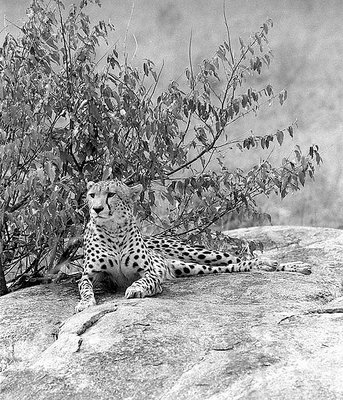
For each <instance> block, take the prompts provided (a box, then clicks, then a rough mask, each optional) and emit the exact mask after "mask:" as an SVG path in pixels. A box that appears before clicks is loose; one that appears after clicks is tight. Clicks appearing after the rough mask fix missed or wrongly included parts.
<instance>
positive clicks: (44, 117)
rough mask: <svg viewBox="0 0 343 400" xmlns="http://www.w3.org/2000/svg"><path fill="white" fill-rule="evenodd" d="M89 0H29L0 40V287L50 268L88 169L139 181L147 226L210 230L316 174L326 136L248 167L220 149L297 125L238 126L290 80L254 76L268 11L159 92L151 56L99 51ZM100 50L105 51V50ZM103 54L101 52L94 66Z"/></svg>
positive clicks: (280, 96) (82, 213)
mask: <svg viewBox="0 0 343 400" xmlns="http://www.w3.org/2000/svg"><path fill="white" fill-rule="evenodd" d="M90 2H92V3H96V4H98V5H99V6H100V3H99V1H98V0H94V1H87V0H81V2H80V4H79V5H78V6H75V5H73V6H72V7H71V8H70V9H69V10H68V11H66V10H65V8H64V5H63V3H62V2H61V1H60V0H54V1H53V2H49V4H50V3H52V6H51V5H47V4H46V3H45V2H44V1H43V0H33V1H32V3H31V6H30V8H29V9H28V12H27V22H26V23H25V24H24V25H23V27H22V28H21V34H20V37H17V38H15V37H13V36H11V35H7V36H6V39H5V41H4V44H3V46H2V49H1V60H0V68H1V78H2V88H1V93H0V95H1V103H0V104H1V110H0V155H1V160H2V162H1V166H0V293H2V294H4V293H6V290H7V289H6V283H5V277H4V274H6V277H7V281H8V282H13V281H15V280H16V279H17V278H18V277H19V276H22V275H23V274H30V275H32V276H35V275H37V274H39V272H40V271H45V270H47V269H48V270H49V269H50V268H51V267H52V266H53V265H54V262H55V258H56V254H57V253H58V252H59V251H60V249H61V247H62V243H63V239H65V238H66V237H68V236H74V235H76V234H78V233H81V232H82V229H83V226H84V225H85V223H86V220H87V212H86V209H85V204H84V196H83V195H84V191H85V183H86V181H88V180H99V179H104V180H106V179H109V178H119V179H122V180H124V181H125V182H126V183H128V184H131V183H134V182H141V183H142V184H143V186H144V193H143V194H142V197H141V202H140V203H139V204H138V205H137V212H138V215H139V216H140V218H142V219H143V220H145V221H147V222H149V223H150V224H152V226H153V227H154V228H153V232H161V231H163V233H164V234H169V233H171V232H173V233H176V234H178V235H187V236H188V237H189V238H190V239H194V238H195V237H196V238H197V239H199V237H200V235H201V234H205V235H206V236H207V239H209V238H210V237H211V235H210V234H211V226H212V225H213V224H214V223H215V222H216V221H219V220H220V219H221V218H227V216H228V215H230V214H231V213H233V212H239V213H250V214H251V213H253V214H257V210H256V203H255V200H254V199H255V198H256V196H259V195H261V194H264V195H268V194H269V193H271V192H277V193H279V194H280V195H281V197H284V196H286V195H287V194H288V193H289V192H290V191H293V190H298V189H300V187H301V186H303V185H304V183H305V180H306V177H307V176H309V177H310V178H312V177H313V174H314V164H315V163H317V164H319V163H320V162H321V158H320V155H319V153H318V147H317V146H315V145H313V146H311V147H310V150H309V152H308V154H307V155H303V153H302V152H301V149H300V148H299V147H297V148H296V149H295V153H294V159H286V158H285V159H284V160H283V161H282V165H281V166H273V165H271V163H270V162H268V161H262V162H260V163H259V164H258V165H256V166H254V167H253V168H251V169H250V170H249V171H243V170H234V171H230V170H228V169H227V168H226V167H225V165H224V160H223V156H222V151H223V149H225V150H227V149H230V148H232V147H233V146H236V147H238V148H239V149H240V150H241V151H242V153H243V154H242V157H243V156H244V157H245V156H247V157H249V154H248V151H252V150H254V149H256V148H258V147H261V148H262V149H264V148H268V147H269V145H270V143H271V142H278V143H279V144H280V146H281V145H282V143H283V141H284V139H285V137H286V136H287V135H289V136H291V137H293V135H294V129H295V126H294V125H290V126H288V127H284V128H282V129H281V128H280V129H279V130H277V131H276V132H274V133H272V134H268V135H265V136H250V137H246V138H242V139H237V138H234V137H233V136H232V134H231V131H230V128H231V126H232V125H233V124H235V122H236V121H237V120H239V119H240V118H242V117H243V116H245V115H246V114H248V113H255V114H257V113H258V112H259V109H260V108H261V107H263V106H264V105H266V104H270V103H271V102H272V101H274V100H277V101H279V102H280V103H281V105H282V104H283V102H284V101H285V100H286V98H287V92H286V91H285V90H283V91H282V92H280V93H274V90H273V88H272V86H271V85H267V86H266V87H262V88H254V87H252V86H250V85H249V80H250V79H251V76H254V75H259V74H261V73H262V72H263V69H264V68H265V67H267V66H269V64H270V61H271V54H270V50H269V48H268V42H267V35H268V31H269V29H270V28H271V26H272V22H271V21H270V20H269V21H267V22H266V23H265V24H263V26H262V27H261V29H260V30H259V31H258V32H257V33H255V34H254V35H252V36H251V37H250V38H249V39H248V40H247V41H243V39H239V47H238V49H236V48H235V46H233V45H232V43H231V37H230V31H229V28H228V25H227V21H226V20H225V22H226V26H227V38H226V40H225V41H223V43H222V44H221V45H220V46H219V48H218V49H217V50H216V52H215V54H214V56H213V57H211V58H208V59H206V60H204V61H203V63H202V64H201V65H200V66H199V68H195V67H194V66H193V64H192V60H191V42H190V45H189V53H190V57H189V67H188V68H187V69H186V71H185V81H184V83H183V84H178V83H176V82H172V83H171V84H170V85H169V86H168V88H167V89H166V90H165V91H163V92H162V93H160V94H158V93H156V91H157V85H158V81H159V75H160V71H159V72H158V71H157V70H156V69H155V66H154V63H153V62H152V61H150V60H144V62H143V63H142V67H141V68H139V67H135V66H132V65H129V63H128V61H127V59H128V57H127V54H118V52H117V50H116V48H115V46H108V49H109V50H108V52H107V53H106V55H105V56H104V57H102V58H101V59H97V49H98V47H99V44H100V41H105V42H106V43H107V44H108V40H109V38H110V37H111V35H112V34H113V31H114V27H113V25H111V24H107V23H105V22H103V21H100V22H98V23H97V24H96V25H92V24H91V21H90V19H89V17H88V15H87V14H86V8H87V5H88V4H87V3H90ZM105 58H106V59H105ZM100 65H103V66H102V67H100Z"/></svg>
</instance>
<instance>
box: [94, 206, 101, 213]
mask: <svg viewBox="0 0 343 400" xmlns="http://www.w3.org/2000/svg"><path fill="white" fill-rule="evenodd" d="M103 209H104V207H101V206H100V207H93V210H94V211H95V212H96V213H97V214H99V213H100V212H101V211H102V210H103Z"/></svg>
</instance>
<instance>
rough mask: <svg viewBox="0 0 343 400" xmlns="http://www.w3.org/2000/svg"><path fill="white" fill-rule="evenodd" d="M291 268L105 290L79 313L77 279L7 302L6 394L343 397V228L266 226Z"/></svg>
mask: <svg viewBox="0 0 343 400" xmlns="http://www.w3.org/2000/svg"><path fill="white" fill-rule="evenodd" d="M230 235H231V236H236V237H242V236H244V237H246V238H249V239H260V240H262V241H263V242H264V244H265V249H266V252H265V255H267V256H268V257H272V258H275V259H278V260H279V261H282V262H288V261H303V262H307V263H309V264H311V265H312V271H313V272H312V275H307V276H305V275H298V274H291V273H284V272H254V273H242V274H223V275H212V276H201V277H194V278H185V279H178V280H176V281H172V282H168V283H166V284H165V285H164V292H163V293H162V294H161V295H159V296H157V297H154V298H146V299H141V300H140V299H134V300H126V299H124V298H123V294H122V293H118V294H107V295H105V296H104V295H102V296H100V297H98V302H99V305H98V306H95V307H93V308H91V309H88V310H85V311H84V312H82V313H80V314H77V315H75V314H73V310H74V306H75V304H76V302H77V300H78V294H77V287H76V284H75V285H72V284H58V285H56V284H51V285H46V286H38V287H33V288H28V289H24V290H21V291H19V292H15V293H11V294H9V295H7V296H4V297H2V298H0V370H2V372H1V374H0V398H1V399H2V400H16V399H20V400H29V399H32V400H33V399H34V400H43V399H44V400H50V399H53V400H59V399H63V400H69V399H70V400H79V399H80V400H81V399H82V400H84V399H92V400H100V399H132V400H133V399H137V400H138V399H149V400H150V399H161V400H183V399H187V400H188V399H192V400H197V399H206V400H208V399H209V400H226V399H229V400H232V399H249V400H250V399H261V400H262V399H263V400H265V399H278V400H283V399H287V400H288V399H289V400H290V399H292V400H293V399H316V400H318V399H342V398H343V340H342V338H343V297H341V296H342V278H343V231H340V230H334V229H326V228H300V227H263V228H250V229H241V230H236V231H231V232H230Z"/></svg>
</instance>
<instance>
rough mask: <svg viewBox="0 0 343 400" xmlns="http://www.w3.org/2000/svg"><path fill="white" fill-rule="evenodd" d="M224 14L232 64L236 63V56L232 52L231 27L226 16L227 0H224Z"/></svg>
mask: <svg viewBox="0 0 343 400" xmlns="http://www.w3.org/2000/svg"><path fill="white" fill-rule="evenodd" d="M223 15H224V22H225V27H226V33H227V41H228V45H229V49H230V56H231V61H232V65H234V64H235V58H234V56H233V52H232V47H231V35H230V29H229V24H228V22H227V18H226V1H225V0H223Z"/></svg>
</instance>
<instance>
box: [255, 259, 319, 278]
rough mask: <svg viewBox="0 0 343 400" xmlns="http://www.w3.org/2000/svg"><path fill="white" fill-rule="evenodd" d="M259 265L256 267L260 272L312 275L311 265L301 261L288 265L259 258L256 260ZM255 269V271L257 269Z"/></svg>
mask: <svg viewBox="0 0 343 400" xmlns="http://www.w3.org/2000/svg"><path fill="white" fill-rule="evenodd" d="M256 262H257V265H256V266H255V268H256V269H258V270H263V271H284V272H294V273H298V274H303V275H310V274H311V266H310V265H309V264H306V263H303V262H301V261H293V262H288V263H282V264H280V263H278V262H277V261H275V260H271V259H269V258H263V257H262V258H258V259H257V260H256ZM255 268H254V269H255Z"/></svg>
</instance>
